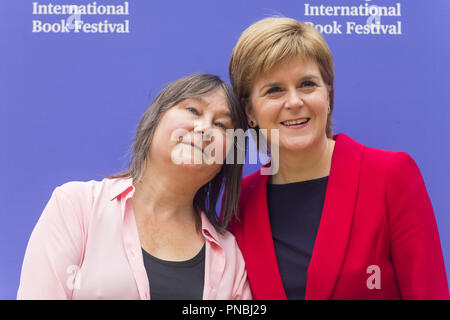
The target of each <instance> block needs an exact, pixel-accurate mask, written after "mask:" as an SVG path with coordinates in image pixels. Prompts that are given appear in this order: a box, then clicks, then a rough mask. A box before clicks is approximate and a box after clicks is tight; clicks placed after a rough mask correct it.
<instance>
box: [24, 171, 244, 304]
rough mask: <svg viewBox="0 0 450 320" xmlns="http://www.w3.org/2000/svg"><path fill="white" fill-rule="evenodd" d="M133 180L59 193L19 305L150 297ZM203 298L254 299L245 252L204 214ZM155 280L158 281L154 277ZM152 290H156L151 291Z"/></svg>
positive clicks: (40, 232)
mask: <svg viewBox="0 0 450 320" xmlns="http://www.w3.org/2000/svg"><path fill="white" fill-rule="evenodd" d="M133 193H134V186H133V185H132V181H131V179H104V180H103V181H100V182H99V181H89V182H69V183H66V184H64V185H62V186H60V187H58V188H56V189H55V191H54V192H53V195H52V197H51V199H50V200H49V202H48V204H47V206H46V207H45V209H44V212H43V213H42V215H41V217H40V219H39V221H38V223H37V225H36V227H35V228H34V230H33V233H32V235H31V237H30V240H29V243H28V247H27V250H26V253H25V258H24V261H23V266H22V274H21V278H20V287H19V290H18V293H17V298H18V299H150V298H151V290H150V287H149V280H148V278H147V273H146V270H145V267H144V262H143V257H142V250H141V244H140V240H139V235H138V231H137V227H136V221H135V218H134V213H133V210H132V206H131V205H130V204H129V202H128V200H129V199H130V198H131V197H132V196H133ZM202 230H203V235H204V237H205V243H206V252H205V259H206V261H205V281H204V289H203V299H205V300H207V299H226V300H228V299H251V293H250V288H249V285H248V281H247V272H246V270H245V264H244V260H243V258H242V254H241V252H240V250H239V248H238V246H237V244H236V240H235V238H234V237H233V235H232V234H231V233H229V232H227V233H225V234H219V233H218V232H216V230H215V229H214V227H213V226H212V225H211V224H210V222H209V221H208V219H207V218H206V216H205V214H204V213H202ZM150 282H151V279H150ZM150 286H151V285H150Z"/></svg>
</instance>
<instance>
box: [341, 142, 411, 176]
mask: <svg viewBox="0 0 450 320" xmlns="http://www.w3.org/2000/svg"><path fill="white" fill-rule="evenodd" d="M335 139H336V142H337V145H338V146H339V149H340V150H341V149H342V151H343V152H339V154H340V157H344V158H345V157H346V155H347V154H348V153H350V152H353V151H356V150H362V151H363V152H362V158H361V162H362V164H363V165H364V166H369V167H371V168H374V169H375V168H376V171H377V172H379V171H385V172H391V171H392V170H396V171H402V168H403V166H404V169H405V170H408V169H411V167H416V168H417V166H416V163H415V161H414V160H413V158H412V157H411V156H410V155H409V154H408V153H406V152H402V151H392V150H385V149H379V148H373V147H369V146H365V145H364V144H361V143H359V142H357V141H355V140H353V139H352V138H350V137H348V136H346V135H345V134H338V135H336V136H335Z"/></svg>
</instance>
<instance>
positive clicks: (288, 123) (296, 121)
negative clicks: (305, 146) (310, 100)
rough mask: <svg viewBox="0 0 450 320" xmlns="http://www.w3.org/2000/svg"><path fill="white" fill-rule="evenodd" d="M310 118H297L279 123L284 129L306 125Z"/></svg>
mask: <svg viewBox="0 0 450 320" xmlns="http://www.w3.org/2000/svg"><path fill="white" fill-rule="evenodd" d="M309 120H311V118H298V119H290V120H285V121H281V122H280V123H281V124H282V125H284V126H286V127H293V126H301V125H304V124H307V123H308V122H309Z"/></svg>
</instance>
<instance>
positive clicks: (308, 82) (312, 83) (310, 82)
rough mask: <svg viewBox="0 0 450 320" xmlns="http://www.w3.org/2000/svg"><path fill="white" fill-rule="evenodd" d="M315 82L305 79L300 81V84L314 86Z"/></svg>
mask: <svg viewBox="0 0 450 320" xmlns="http://www.w3.org/2000/svg"><path fill="white" fill-rule="evenodd" d="M315 85H316V84H315V83H314V82H312V81H305V82H303V83H302V86H303V87H304V86H306V87H314V86H315Z"/></svg>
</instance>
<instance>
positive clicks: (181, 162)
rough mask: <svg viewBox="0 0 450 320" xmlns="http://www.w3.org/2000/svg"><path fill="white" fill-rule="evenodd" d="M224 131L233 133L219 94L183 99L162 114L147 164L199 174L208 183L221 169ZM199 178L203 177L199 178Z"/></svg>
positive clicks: (224, 104)
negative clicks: (200, 173) (157, 164)
mask: <svg viewBox="0 0 450 320" xmlns="http://www.w3.org/2000/svg"><path fill="white" fill-rule="evenodd" d="M226 129H233V124H232V120H231V116H230V109H229V105H228V101H227V99H226V97H225V94H224V92H223V90H220V89H217V90H214V91H212V92H210V93H207V94H205V95H202V96H199V97H196V98H190V99H184V100H181V101H179V102H178V103H176V104H175V105H173V106H172V107H171V108H169V109H168V110H166V111H165V112H164V114H163V115H162V117H161V119H160V121H159V123H158V125H157V127H156V129H155V133H154V136H153V140H152V143H151V148H150V149H151V152H150V155H149V160H150V161H151V162H152V163H160V164H162V165H167V164H168V163H170V164H173V165H178V166H179V167H182V168H184V169H195V170H202V172H203V173H204V175H205V177H206V178H208V179H210V178H212V177H213V176H215V175H216V174H217V173H218V172H219V171H220V168H221V167H222V164H221V163H220V161H216V160H218V159H211V157H220V159H219V160H221V161H222V162H223V160H224V159H225V156H226V153H227V151H228V150H227V149H226V147H227V144H226ZM202 175H203V174H202Z"/></svg>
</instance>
